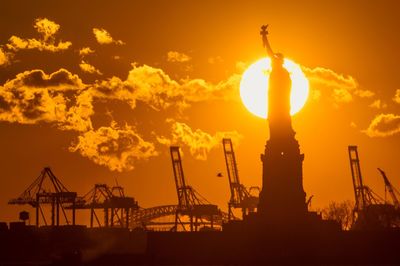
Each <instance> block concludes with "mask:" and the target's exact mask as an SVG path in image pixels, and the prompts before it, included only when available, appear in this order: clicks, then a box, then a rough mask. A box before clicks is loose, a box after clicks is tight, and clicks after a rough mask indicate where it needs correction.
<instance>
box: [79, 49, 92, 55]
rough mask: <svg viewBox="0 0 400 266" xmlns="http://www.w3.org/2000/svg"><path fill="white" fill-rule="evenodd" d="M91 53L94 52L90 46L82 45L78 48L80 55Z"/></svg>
mask: <svg viewBox="0 0 400 266" xmlns="http://www.w3.org/2000/svg"><path fill="white" fill-rule="evenodd" d="M93 53H94V50H92V48H90V47H83V48H81V49H80V50H79V55H80V56H82V57H83V56H86V55H89V54H93Z"/></svg>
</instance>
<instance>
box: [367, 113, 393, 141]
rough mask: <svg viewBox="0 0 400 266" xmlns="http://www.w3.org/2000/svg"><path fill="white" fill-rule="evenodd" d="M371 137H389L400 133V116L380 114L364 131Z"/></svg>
mask: <svg viewBox="0 0 400 266" xmlns="http://www.w3.org/2000/svg"><path fill="white" fill-rule="evenodd" d="M363 132H364V133H365V134H367V135H368V136H369V137H387V136H393V135H395V134H398V133H400V115H395V114H379V115H377V116H375V118H374V119H373V120H372V121H371V123H370V125H369V126H368V128H367V129H366V130H364V131H363Z"/></svg>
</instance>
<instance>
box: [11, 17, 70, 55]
mask: <svg viewBox="0 0 400 266" xmlns="http://www.w3.org/2000/svg"><path fill="white" fill-rule="evenodd" d="M34 28H35V29H36V30H37V31H38V33H40V35H41V38H40V39H35V38H32V39H24V38H20V37H18V36H14V35H13V36H11V37H10V39H9V40H8V43H7V45H6V46H7V48H8V49H10V50H12V51H19V50H23V49H37V50H39V51H49V52H58V51H62V50H66V49H68V48H69V47H70V46H71V45H72V43H71V42H68V41H67V42H63V41H59V42H58V43H56V41H55V37H54V35H55V34H56V33H57V31H58V30H59V29H60V25H58V24H56V23H55V22H53V21H51V20H48V19H47V18H38V19H36V20H35V24H34Z"/></svg>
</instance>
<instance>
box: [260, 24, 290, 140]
mask: <svg viewBox="0 0 400 266" xmlns="http://www.w3.org/2000/svg"><path fill="white" fill-rule="evenodd" d="M267 27H268V25H266V26H262V27H261V35H262V39H263V45H264V47H265V48H266V49H267V54H268V56H269V57H270V58H271V65H272V71H271V73H270V76H269V84H268V88H269V89H268V110H267V112H268V120H269V126H270V137H271V139H272V138H274V139H275V138H282V137H285V138H286V137H288V136H287V134H290V135H292V136H294V131H293V129H292V121H291V117H290V92H291V87H292V80H291V79H290V75H289V72H288V71H287V70H286V69H285V68H284V66H283V64H284V56H283V54H281V53H274V52H273V51H272V48H271V45H270V43H269V41H268V38H267V35H268V31H267Z"/></svg>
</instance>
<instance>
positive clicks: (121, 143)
mask: <svg viewBox="0 0 400 266" xmlns="http://www.w3.org/2000/svg"><path fill="white" fill-rule="evenodd" d="M69 150H70V151H71V152H79V153H80V154H81V155H82V156H84V157H87V158H89V159H90V160H92V161H93V162H94V163H96V164H99V165H104V166H106V167H108V168H109V169H110V170H111V171H119V172H122V171H127V170H132V169H134V164H135V163H136V162H137V160H145V159H148V158H150V157H153V156H157V155H158V153H157V152H156V150H155V147H154V144H153V143H151V142H147V141H145V140H143V138H142V137H141V136H140V135H139V134H138V133H137V132H136V131H135V129H134V128H133V127H130V126H128V125H125V126H124V127H122V128H119V127H117V125H116V123H115V122H112V123H111V126H110V127H100V128H99V129H97V130H89V131H87V132H85V133H84V134H82V135H81V136H79V137H78V142H77V143H75V144H72V145H71V147H70V148H69Z"/></svg>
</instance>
